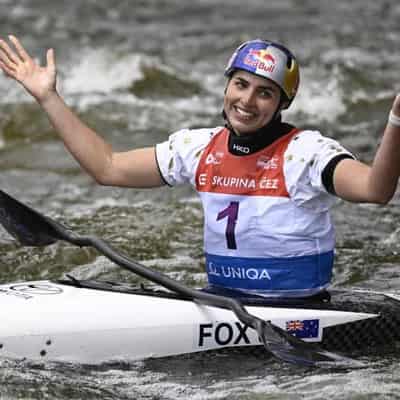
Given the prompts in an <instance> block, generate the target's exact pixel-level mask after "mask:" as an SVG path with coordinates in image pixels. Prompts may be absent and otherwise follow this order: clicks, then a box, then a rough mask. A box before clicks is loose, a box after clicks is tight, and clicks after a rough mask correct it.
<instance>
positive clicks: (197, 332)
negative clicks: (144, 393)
mask: <svg viewBox="0 0 400 400" xmlns="http://www.w3.org/2000/svg"><path fill="white" fill-rule="evenodd" d="M245 308H246V310H247V311H248V312H250V313H251V314H253V315H255V316H257V317H259V318H261V319H263V320H266V321H270V322H271V323H272V324H273V325H275V326H278V327H280V328H282V329H283V330H285V331H286V332H288V333H289V334H290V335H293V336H296V337H298V338H300V339H301V340H303V341H305V342H310V343H318V344H319V345H320V346H322V347H323V348H325V349H328V350H335V351H336V350H339V351H346V353H349V352H355V351H356V352H360V351H369V350H370V349H371V348H374V349H378V348H381V347H385V346H388V345H389V346H390V345H391V344H393V343H396V341H398V340H399V339H400V329H399V327H400V296H397V295H396V294H390V293H376V292H369V291H362V290H358V291H357V290H347V291H346V290H335V291H331V292H329V296H326V297H324V298H320V299H317V300H315V299H314V300H308V301H306V300H304V301H300V300H295V301H294V300H288V301H278V300H274V301H271V303H270V304H265V305H259V304H245ZM0 320H1V321H2V324H1V328H0V357H2V358H3V357H4V358H12V359H24V360H48V361H66V362H77V363H85V364H98V363H103V362H110V361H132V360H139V359H146V358H158V357H167V356H174V355H181V354H189V353H196V352H203V351H211V350H218V349H223V348H231V347H252V348H253V347H255V346H262V343H261V341H260V339H259V338H258V336H257V332H256V331H255V330H254V329H252V328H251V327H249V326H247V325H246V324H243V323H242V322H240V321H239V320H238V318H237V317H236V315H235V314H234V313H233V312H232V311H231V310H229V309H224V308H221V307H213V306H208V305H202V304H199V303H198V302H195V301H192V300H189V299H187V298H185V297H184V296H181V295H179V294H175V293H172V292H169V291H154V290H150V289H146V288H144V287H140V288H137V287H132V286H127V285H124V284H119V283H114V282H101V281H94V280H87V281H85V280H77V279H75V278H72V277H70V278H68V279H67V278H66V279H63V280H57V281H49V280H44V281H32V282H18V283H11V284H3V285H0Z"/></svg>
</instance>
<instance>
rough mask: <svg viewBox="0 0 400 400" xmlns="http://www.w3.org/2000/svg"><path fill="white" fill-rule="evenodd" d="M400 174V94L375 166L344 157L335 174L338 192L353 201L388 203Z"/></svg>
mask: <svg viewBox="0 0 400 400" xmlns="http://www.w3.org/2000/svg"><path fill="white" fill-rule="evenodd" d="M399 176H400V94H398V95H397V96H396V98H395V100H394V102H393V106H392V110H391V113H390V116H389V120H388V123H387V125H386V128H385V131H384V133H383V138H382V141H381V144H380V145H379V147H378V150H377V152H376V154H375V158H374V161H373V163H372V166H368V165H366V164H363V163H362V162H360V161H357V160H352V159H344V160H342V161H340V162H339V164H338V165H337V167H336V168H335V172H334V175H333V183H334V187H335V192H336V194H337V196H339V197H341V198H342V199H344V200H349V201H353V202H360V203H361V202H367V203H377V204H387V203H388V202H389V201H390V200H391V198H392V197H393V195H394V193H395V191H396V188H397V182H398V180H399Z"/></svg>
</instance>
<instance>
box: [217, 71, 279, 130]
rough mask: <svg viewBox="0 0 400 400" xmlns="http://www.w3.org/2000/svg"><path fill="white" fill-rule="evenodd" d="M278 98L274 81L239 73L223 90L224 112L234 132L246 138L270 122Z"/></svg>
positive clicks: (242, 72)
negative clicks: (246, 135) (224, 90)
mask: <svg viewBox="0 0 400 400" xmlns="http://www.w3.org/2000/svg"><path fill="white" fill-rule="evenodd" d="M280 99H281V90H280V88H279V86H278V85H276V84H275V83H274V82H272V81H271V80H269V79H266V78H261V77H259V76H256V75H254V74H251V73H249V72H246V71H241V70H238V71H236V72H234V74H233V76H232V78H231V79H230V81H229V83H228V86H227V88H226V92H225V97H224V110H225V114H226V116H227V119H228V121H229V123H230V125H231V126H232V128H233V130H234V131H235V133H236V134H237V135H245V134H249V133H251V132H255V131H257V130H258V129H260V128H262V127H263V126H265V125H266V124H267V123H268V122H270V121H271V118H272V117H273V116H274V114H275V112H276V110H277V109H278V106H279V104H280Z"/></svg>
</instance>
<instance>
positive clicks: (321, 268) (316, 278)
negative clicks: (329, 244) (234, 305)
mask: <svg viewBox="0 0 400 400" xmlns="http://www.w3.org/2000/svg"><path fill="white" fill-rule="evenodd" d="M333 257H334V254H333V251H329V252H327V253H322V254H316V255H310V256H301V257H288V258H286V257H285V258H250V257H249V258H247V257H228V256H218V255H215V254H208V253H206V270H207V275H208V282H209V284H210V285H215V286H221V287H225V288H231V289H238V290H245V291H247V290H254V291H258V292H263V291H266V292H269V291H274V290H277V291H279V290H282V291H295V290H308V289H313V288H322V287H325V286H327V285H328V284H329V282H330V280H331V277H332V268H333Z"/></svg>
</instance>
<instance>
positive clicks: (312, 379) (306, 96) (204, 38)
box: [0, 0, 400, 400]
mask: <svg viewBox="0 0 400 400" xmlns="http://www.w3.org/2000/svg"><path fill="white" fill-rule="evenodd" d="M399 17H400V4H398V2H396V1H390V0H388V1H380V2H376V1H372V0H352V1H351V2H349V1H344V0H338V1H328V0H322V1H319V2H316V1H311V0H304V1H301V2H300V1H296V0H269V1H265V0H247V1H246V2H245V1H243V0H192V1H190V2H189V1H182V0H131V1H128V0H112V1H111V0H102V1H101V2H98V1H95V0H75V1H74V2H70V3H69V4H68V5H65V3H64V2H62V1H59V0H52V1H50V0H35V1H33V0H18V1H15V0H0V27H1V28H0V35H2V36H5V35H7V34H9V33H13V34H15V35H17V36H19V37H20V38H21V40H22V42H23V43H24V45H25V46H26V48H27V49H28V50H29V51H30V52H31V53H32V54H34V55H35V56H37V57H38V58H39V59H43V56H44V52H45V49H46V48H48V47H54V48H55V50H56V56H57V62H58V66H59V90H60V92H62V94H63V95H64V96H65V98H66V101H67V102H68V103H69V104H70V105H71V106H72V107H74V109H75V111H76V112H78V113H79V115H80V116H81V117H82V118H83V119H84V120H85V121H87V122H88V123H89V124H90V125H91V126H92V127H94V128H95V129H97V130H98V131H99V132H101V134H102V135H104V136H105V137H106V138H107V139H108V140H109V141H111V142H112V143H113V145H114V146H115V148H117V149H130V148H133V147H140V146H145V145H152V144H155V143H157V142H159V141H162V140H165V139H166V138H167V136H168V134H169V133H171V132H173V131H175V130H177V129H180V128H183V127H206V126H215V125H219V124H221V118H220V111H221V103H222V96H223V90H224V85H225V80H224V78H223V68H224V66H225V63H226V62H227V60H228V58H229V56H230V54H231V52H232V50H233V48H234V47H235V46H236V45H237V44H239V43H240V42H242V41H244V40H247V39H250V38H255V37H262V38H268V39H272V40H278V41H281V42H283V43H286V44H287V45H288V47H289V48H291V49H293V51H294V53H295V54H296V55H297V56H298V58H299V61H300V63H301V66H302V81H301V87H300V92H299V95H298V97H297V98H296V100H295V102H294V103H293V106H292V107H291V109H290V111H287V112H286V114H285V119H286V120H287V121H289V122H293V123H295V124H297V125H298V126H306V127H312V128H317V129H320V130H321V131H322V132H324V133H325V134H327V135H330V136H332V137H334V138H336V139H338V140H340V141H341V143H342V144H344V145H345V146H346V147H347V148H348V149H349V150H351V151H352V152H354V154H356V155H357V157H359V158H360V159H361V160H364V161H366V162H370V161H371V160H372V157H373V154H374V151H375V149H376V146H377V143H378V141H379V138H380V135H381V132H382V128H383V127H384V125H385V121H386V119H387V115H388V110H389V108H390V104H391V102H392V99H393V96H394V94H395V93H396V92H398V91H399V90H400V80H399V73H398V71H399V69H398V68H399V67H398V66H399V64H400V52H399V51H398V48H399V47H398V43H399V40H400V25H399V23H398V21H399ZM0 93H1V97H0V152H1V154H0V170H1V174H0V187H1V188H2V189H3V190H6V191H8V192H9V193H11V194H12V195H14V196H16V197H17V198H19V199H20V200H22V201H24V202H26V203H28V204H30V205H31V206H33V207H35V208H37V209H39V210H41V211H43V212H45V213H47V214H48V215H50V216H52V217H55V218H57V219H59V220H61V221H64V222H66V223H68V224H69V225H70V226H72V227H74V228H76V229H77V230H78V231H79V232H82V233H83V232H95V233H96V234H97V235H99V236H102V237H104V238H106V239H107V240H109V241H111V242H112V243H113V245H114V246H116V247H118V248H119V249H121V250H122V251H124V252H125V253H127V254H128V255H129V256H130V257H132V258H133V259H136V260H139V261H141V262H143V263H144V264H146V265H148V266H151V267H154V268H157V269H159V270H160V271H162V272H164V273H166V274H168V275H169V276H171V277H173V278H175V279H178V280H181V281H182V282H185V283H187V284H188V285H191V286H196V287H198V286H201V285H203V284H204V282H205V275H204V271H203V267H204V260H203V258H202V228H201V226H202V214H201V208H200V204H199V202H198V200H197V198H196V195H195V194H194V192H193V191H192V190H191V189H190V188H175V189H170V188H161V189H157V190H152V191H149V190H132V189H130V190H127V189H115V188H114V189H113V188H104V187H99V186H97V185H96V184H95V183H94V182H93V181H92V180H91V179H90V178H89V177H87V176H86V175H85V174H84V173H83V172H81V171H80V169H79V167H78V165H77V164H76V162H75V161H74V160H73V159H72V158H71V156H69V155H68V154H67V153H66V152H65V150H64V149H63V146H62V145H61V143H60V142H59V141H58V140H57V137H56V135H55V133H54V132H53V130H52V129H51V128H50V126H49V124H48V122H47V120H46V117H45V116H44V115H43V114H42V113H41V111H40V110H39V108H38V106H37V105H36V104H35V103H34V102H33V101H32V99H31V98H29V97H28V96H27V95H26V94H25V93H24V92H23V91H22V90H21V88H20V87H19V86H18V85H16V84H15V83H14V82H11V81H9V80H7V79H6V78H5V77H3V76H1V77H0ZM333 213H334V217H335V221H336V227H337V242H338V251H337V262H336V268H335V276H334V282H333V284H334V286H337V287H353V286H358V287H366V288H372V289H375V290H392V291H395V290H397V289H399V288H400V279H399V273H398V268H399V263H400V253H399V252H400V246H399V237H400V231H399V229H398V226H397V221H398V220H399V214H400V212H399V196H398V195H396V196H395V198H394V199H393V200H392V202H391V203H390V204H389V205H388V206H386V207H379V206H371V205H362V206H360V205H354V204H349V203H344V202H339V203H338V204H337V205H336V206H335V208H334V210H333ZM0 250H1V251H0V281H1V282H10V281H21V280H27V279H51V278H60V277H62V276H63V275H64V274H65V273H70V274H72V275H74V276H75V277H77V278H99V279H112V280H121V281H124V282H128V283H133V284H135V283H138V282H141V280H140V279H139V278H137V277H135V276H133V275H131V274H129V273H128V272H125V271H122V270H120V269H119V268H116V267H115V266H114V265H112V264H111V263H110V262H108V261H107V260H105V259H104V258H103V257H100V256H99V255H98V254H97V253H95V252H94V251H91V250H87V249H78V248H74V247H73V246H70V245H67V244H55V245H52V246H49V247H46V248H43V249H30V248H24V247H20V246H18V245H17V244H16V243H15V242H14V241H13V240H11V238H10V237H9V236H8V235H7V234H6V233H5V232H3V231H2V230H1V232H0ZM150 286H151V285H150ZM398 360H399V358H398V357H396V355H391V356H381V357H377V356H374V357H371V356H370V357H368V356H365V357H364V359H363V361H365V362H366V363H367V364H368V368H366V369H362V370H352V371H341V372H340V371H335V372H332V371H330V372H329V371H322V372H321V371H318V370H307V369H302V368H297V367H293V366H288V365H282V363H280V362H277V361H275V360H273V359H271V358H270V357H269V356H268V355H267V354H264V352H263V351H260V353H259V354H258V355H249V354H243V353H241V352H237V353H236V352H228V353H217V354H202V355H200V354H199V355H194V356H193V355H191V356H184V357H176V358H170V359H163V360H148V361H140V362H132V363H126V364H106V365H101V366H96V367H93V366H92V367H87V366H81V365H73V364H71V365H70V364H51V363H49V364H46V363H29V362H14V361H10V360H2V361H1V362H0V368H1V369H0V399H3V398H4V399H8V398H10V399H31V398H32V399H42V398H45V399H83V398H84V399H116V398H119V399H160V400H161V399H163V400H164V399H199V400H200V399H218V400H219V399H237V400H239V399H240V400H261V399H263V400H264V399H299V398H300V399H327V398H330V399H357V400H360V399H394V398H400V395H399V392H400V390H399V389H400V373H399V372H398Z"/></svg>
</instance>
